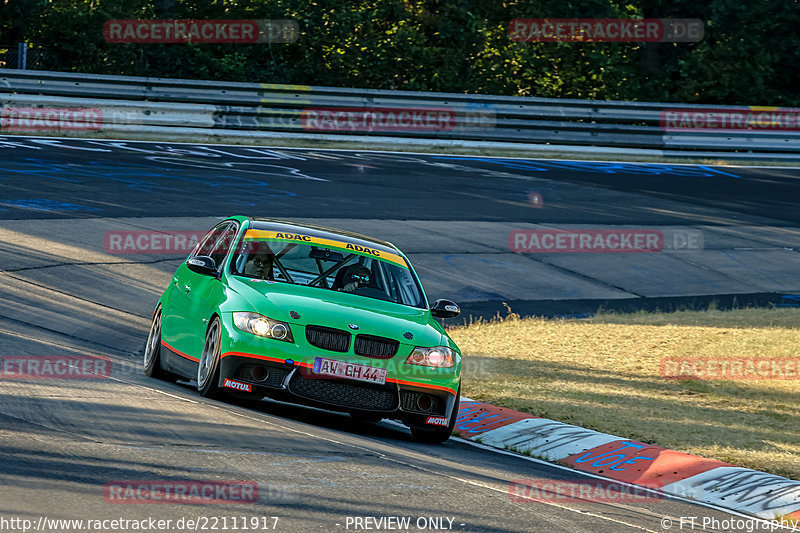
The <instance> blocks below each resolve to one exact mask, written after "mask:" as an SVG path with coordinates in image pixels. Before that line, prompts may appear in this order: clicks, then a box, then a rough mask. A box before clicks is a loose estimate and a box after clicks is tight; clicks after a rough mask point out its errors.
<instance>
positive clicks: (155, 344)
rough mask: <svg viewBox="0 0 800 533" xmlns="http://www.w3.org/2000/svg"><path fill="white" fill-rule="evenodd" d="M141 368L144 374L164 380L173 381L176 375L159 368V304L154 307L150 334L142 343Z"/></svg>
mask: <svg viewBox="0 0 800 533" xmlns="http://www.w3.org/2000/svg"><path fill="white" fill-rule="evenodd" d="M142 370H144V375H145V376H149V377H151V378H156V379H163V380H165V381H175V380H176V379H177V376H176V375H175V374H172V373H170V372H167V371H166V370H164V369H163V368H161V306H160V305H159V306H158V307H157V308H156V312H155V313H154V314H153V323H152V324H151V325H150V334H149V335H148V336H147V343H145V345H144V357H143V359H142Z"/></svg>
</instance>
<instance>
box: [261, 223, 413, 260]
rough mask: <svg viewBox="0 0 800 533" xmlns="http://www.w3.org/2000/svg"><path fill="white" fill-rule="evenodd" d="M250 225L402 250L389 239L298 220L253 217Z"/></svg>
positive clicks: (359, 244)
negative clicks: (303, 222) (383, 239)
mask: <svg viewBox="0 0 800 533" xmlns="http://www.w3.org/2000/svg"><path fill="white" fill-rule="evenodd" d="M250 227H251V228H252V229H260V230H267V231H279V232H282V233H299V234H302V235H309V236H311V237H315V238H319V239H332V240H338V241H344V242H346V243H350V244H354V245H358V246H367V247H369V248H375V249H377V250H381V251H384V252H390V253H397V252H399V251H400V250H398V249H397V247H396V246H394V245H393V244H392V243H390V242H387V241H382V240H380V239H374V238H372V237H367V236H366V235H361V234H359V233H353V232H351V231H345V230H341V229H336V228H329V227H327V226H318V225H316V224H301V223H298V222H292V221H289V220H281V219H275V218H256V217H251V218H250Z"/></svg>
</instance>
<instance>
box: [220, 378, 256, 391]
mask: <svg viewBox="0 0 800 533" xmlns="http://www.w3.org/2000/svg"><path fill="white" fill-rule="evenodd" d="M223 386H224V387H228V388H229V389H233V390H240V391H242V392H253V386H252V385H250V384H249V383H241V382H239V381H234V380H232V379H228V378H225V383H224V384H223Z"/></svg>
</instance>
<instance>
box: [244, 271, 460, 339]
mask: <svg viewBox="0 0 800 533" xmlns="http://www.w3.org/2000/svg"><path fill="white" fill-rule="evenodd" d="M229 285H230V287H231V288H232V289H234V290H235V291H236V292H237V293H239V294H240V295H241V296H242V297H243V298H244V299H246V300H247V301H248V302H249V303H250V305H252V307H253V310H255V311H256V312H257V313H260V314H262V315H265V316H267V317H269V318H272V319H275V320H281V321H284V322H289V323H290V324H296V325H301V326H305V325H309V324H315V325H319V326H326V327H331V328H337V329H343V330H345V331H352V332H353V333H356V332H357V333H364V334H367V335H377V336H381V337H389V338H392V339H396V340H398V341H400V342H401V343H403V344H412V345H416V346H438V345H440V344H443V343H446V341H445V339H444V338H443V335H442V332H441V330H440V329H439V327H438V325H437V324H436V322H435V321H434V320H433V319H432V318H431V315H430V312H429V311H427V310H426V309H419V308H415V307H409V306H405V305H399V304H395V303H391V302H384V301H382V300H376V299H374V298H367V297H365V296H357V295H354V294H347V293H343V292H338V291H332V290H328V289H322V288H318V287H307V286H304V285H292V284H289V283H278V282H267V281H260V280H253V279H249V278H233V277H232V278H231V280H230V282H229ZM292 311H294V312H295V313H296V314H297V315H299V316H300V318H293V317H292V315H291V312H292ZM350 324H353V325H356V326H358V330H357V331H356V330H353V329H352V328H350ZM406 333H411V334H412V335H413V337H412V339H408V338H407V336H405V334H406Z"/></svg>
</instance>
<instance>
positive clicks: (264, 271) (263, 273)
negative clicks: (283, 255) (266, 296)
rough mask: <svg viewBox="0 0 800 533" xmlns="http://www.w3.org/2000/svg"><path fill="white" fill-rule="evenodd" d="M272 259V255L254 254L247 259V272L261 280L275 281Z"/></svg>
mask: <svg viewBox="0 0 800 533" xmlns="http://www.w3.org/2000/svg"><path fill="white" fill-rule="evenodd" d="M272 258H273V256H272V255H271V254H265V253H256V254H253V255H251V256H250V257H249V258H248V259H247V262H248V263H249V265H248V267H247V268H246V270H247V271H250V272H252V273H254V274H255V275H256V276H258V277H259V278H261V279H267V280H274V279H275V278H274V276H273V274H272V265H273V260H272Z"/></svg>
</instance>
